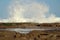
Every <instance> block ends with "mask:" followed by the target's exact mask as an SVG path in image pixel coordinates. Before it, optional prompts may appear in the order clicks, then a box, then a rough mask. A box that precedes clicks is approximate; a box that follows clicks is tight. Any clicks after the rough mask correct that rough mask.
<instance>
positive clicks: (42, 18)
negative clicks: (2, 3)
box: [0, 0, 60, 23]
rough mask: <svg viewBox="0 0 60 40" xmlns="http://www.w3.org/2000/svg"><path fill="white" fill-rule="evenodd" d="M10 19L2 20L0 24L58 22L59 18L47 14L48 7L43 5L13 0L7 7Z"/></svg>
mask: <svg viewBox="0 0 60 40" xmlns="http://www.w3.org/2000/svg"><path fill="white" fill-rule="evenodd" d="M8 12H9V15H10V17H9V18H8V19H2V21H1V20H0V22H38V23H44V22H48V23H51V22H58V21H59V20H60V18H58V17H56V16H55V15H54V14H51V15H49V17H47V18H46V15H47V14H48V13H49V6H48V5H46V4H44V3H38V2H36V1H35V0H13V1H12V3H11V4H10V5H9V7H8Z"/></svg>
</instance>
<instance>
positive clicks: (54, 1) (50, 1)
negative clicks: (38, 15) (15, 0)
mask: <svg viewBox="0 0 60 40" xmlns="http://www.w3.org/2000/svg"><path fill="white" fill-rule="evenodd" d="M11 2H12V0H0V19H6V18H8V17H9V13H8V10H7V9H8V6H9V5H10V3H11ZM36 2H38V3H45V4H46V5H48V6H49V13H52V14H54V15H56V16H57V17H60V0H36Z"/></svg>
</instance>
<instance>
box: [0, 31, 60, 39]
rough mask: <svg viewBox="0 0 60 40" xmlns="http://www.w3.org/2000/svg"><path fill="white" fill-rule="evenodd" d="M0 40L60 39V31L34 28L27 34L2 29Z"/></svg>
mask: <svg viewBox="0 0 60 40" xmlns="http://www.w3.org/2000/svg"><path fill="white" fill-rule="evenodd" d="M0 40H60V31H48V30H47V31H40V30H33V31H30V32H29V33H27V34H22V33H19V32H15V31H6V30H0Z"/></svg>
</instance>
